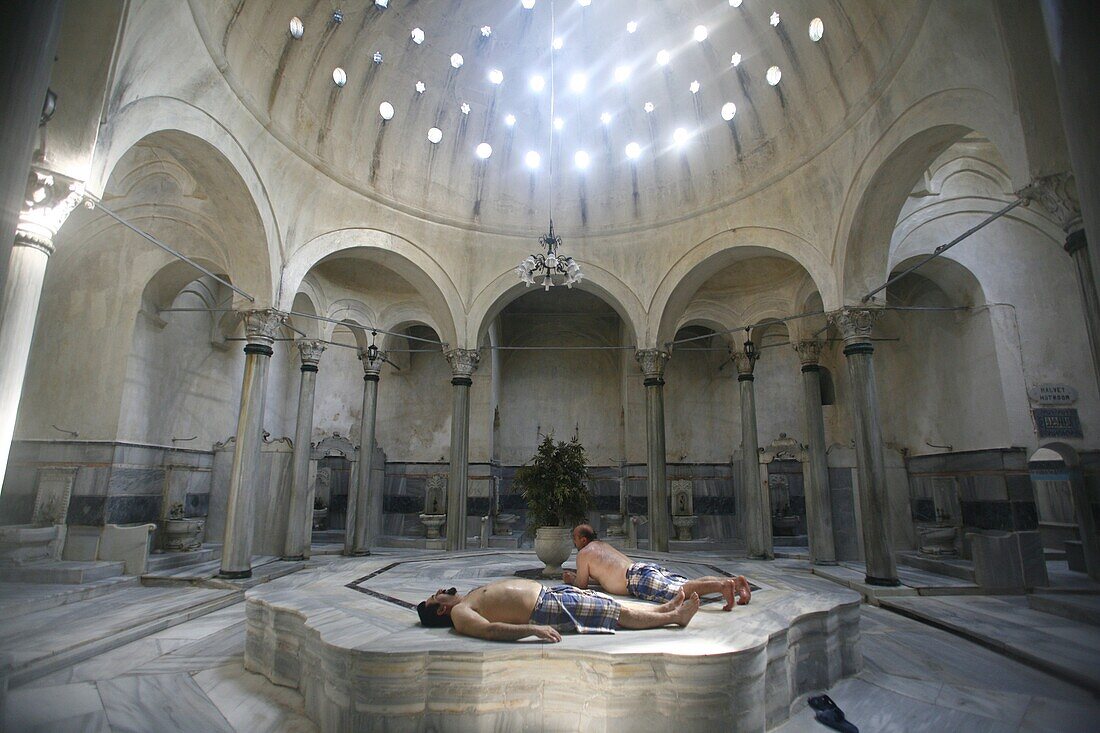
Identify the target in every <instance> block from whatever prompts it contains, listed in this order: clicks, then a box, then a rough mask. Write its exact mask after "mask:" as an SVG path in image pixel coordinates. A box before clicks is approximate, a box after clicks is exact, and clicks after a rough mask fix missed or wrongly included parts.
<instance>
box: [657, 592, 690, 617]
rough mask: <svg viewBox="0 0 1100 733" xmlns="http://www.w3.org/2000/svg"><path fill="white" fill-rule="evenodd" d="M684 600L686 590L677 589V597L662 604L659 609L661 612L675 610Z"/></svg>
mask: <svg viewBox="0 0 1100 733" xmlns="http://www.w3.org/2000/svg"><path fill="white" fill-rule="evenodd" d="M683 602H684V591H683V590H682V589H681V590H678V591H676V597H675V598H673V599H672V600H671V601H667V602H666V603H662V604H661V605H659V606H657V611H658V612H660V613H668V612H669V611H674V610H676V609H677V608H679V607H680V604H681V603H683Z"/></svg>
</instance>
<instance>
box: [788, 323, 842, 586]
mask: <svg viewBox="0 0 1100 733" xmlns="http://www.w3.org/2000/svg"><path fill="white" fill-rule="evenodd" d="M822 345H823V344H822V343H821V342H820V341H814V340H810V341H799V342H798V343H796V344H795V345H794V350H795V351H796V352H798V358H799V361H801V362H802V402H803V405H804V414H805V425H806V440H807V441H808V445H807V451H806V452H807V457H808V459H809V460H808V461H807V465H806V470H805V472H804V475H805V477H806V525H807V528H808V529H809V533H810V562H812V563H813V564H814V565H836V548H835V546H834V543H833V510H832V505H831V503H830V500H829V464H828V463H827V461H826V458H825V417H824V415H823V413H822V410H821V366H820V365H819V364H818V361H819V360H820V359H821V347H822Z"/></svg>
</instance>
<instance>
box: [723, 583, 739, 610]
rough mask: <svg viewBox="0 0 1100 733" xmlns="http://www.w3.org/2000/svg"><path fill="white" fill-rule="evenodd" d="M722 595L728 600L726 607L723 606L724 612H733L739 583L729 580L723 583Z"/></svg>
mask: <svg viewBox="0 0 1100 733" xmlns="http://www.w3.org/2000/svg"><path fill="white" fill-rule="evenodd" d="M722 595H723V596H725V598H726V605H724V606H722V610H723V611H732V610H733V604H734V603H735V602H736V601H737V581H735V580H734V579H733V578H729V579H728V580H726V581H725V582H724V583H722Z"/></svg>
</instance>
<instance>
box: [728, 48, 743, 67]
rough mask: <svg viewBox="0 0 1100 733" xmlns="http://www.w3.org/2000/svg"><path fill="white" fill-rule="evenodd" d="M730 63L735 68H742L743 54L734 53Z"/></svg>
mask: <svg viewBox="0 0 1100 733" xmlns="http://www.w3.org/2000/svg"><path fill="white" fill-rule="evenodd" d="M730 63H731V64H733V65H734V66H740V65H741V54H739V53H737V52H736V51H734V53H733V55H732V56H730Z"/></svg>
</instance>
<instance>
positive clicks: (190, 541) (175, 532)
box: [164, 502, 206, 552]
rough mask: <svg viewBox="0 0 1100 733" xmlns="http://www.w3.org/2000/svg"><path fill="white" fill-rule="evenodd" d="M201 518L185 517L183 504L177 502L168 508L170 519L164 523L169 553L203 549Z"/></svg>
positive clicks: (166, 545) (202, 520) (202, 523)
mask: <svg viewBox="0 0 1100 733" xmlns="http://www.w3.org/2000/svg"><path fill="white" fill-rule="evenodd" d="M205 524H206V520H204V519H202V518H201V517H185V516H184V515H183V504H181V503H179V502H177V503H175V504H173V505H172V506H171V507H169V508H168V518H167V519H166V520H165V521H164V537H165V539H164V549H165V550H167V551H169V552H194V551H195V550H200V549H202V539H201V537H200V535H201V534H202V528H203V525H205Z"/></svg>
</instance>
